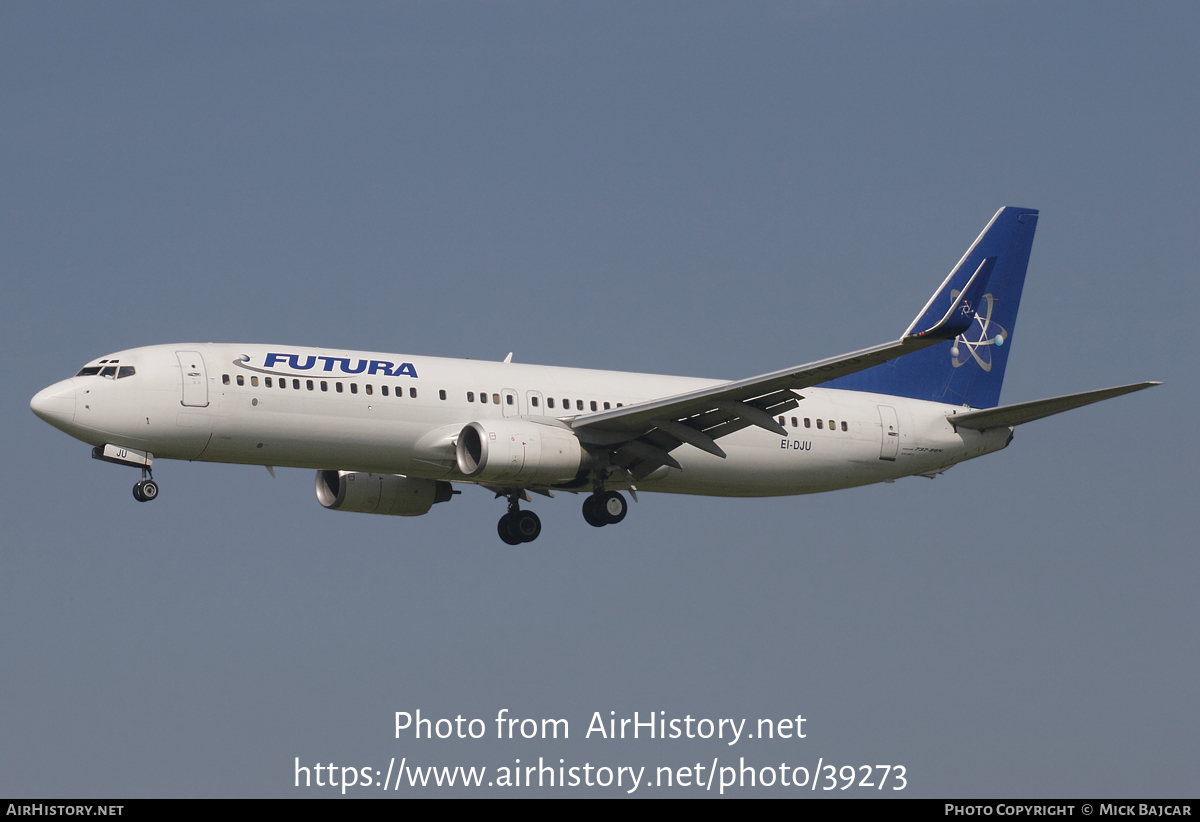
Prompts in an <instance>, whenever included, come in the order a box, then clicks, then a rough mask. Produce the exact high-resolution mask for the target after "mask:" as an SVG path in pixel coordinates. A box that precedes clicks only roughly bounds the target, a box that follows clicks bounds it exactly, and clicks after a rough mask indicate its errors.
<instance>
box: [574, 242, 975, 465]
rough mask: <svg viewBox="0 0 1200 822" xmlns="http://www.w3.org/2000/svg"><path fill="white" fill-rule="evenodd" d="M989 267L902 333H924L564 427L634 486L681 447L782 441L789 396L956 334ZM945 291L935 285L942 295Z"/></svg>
mask: <svg viewBox="0 0 1200 822" xmlns="http://www.w3.org/2000/svg"><path fill="white" fill-rule="evenodd" d="M994 263H995V258H994V257H989V258H988V259H985V260H984V261H983V262H982V263H980V265H979V267H978V268H977V269H976V270H975V273H974V274H972V275H971V277H970V279H969V280H967V282H966V284H965V285H964V286H963V289H962V292H961V293H957V292H956V293H955V294H954V295H953V297H954V298H953V300H952V302H951V304H950V308H949V310H948V311H946V313H945V314H944V315H943V316H941V317H940V318H938V317H936V315H935V316H933V317H929V316H928V315H926V314H922V316H919V317H918V318H917V320H915V321H914V323H913V325H911V326H910V327H909V329H910V331H911V330H912V328H914V327H919V326H920V324H921V323H922V321H924V322H925V323H928V322H930V320H936V321H935V322H932V324H931V325H929V327H927V328H925V330H923V331H917V332H915V333H908V334H906V335H905V336H903V337H902V338H901V339H899V340H896V341H895V342H890V343H885V344H883V345H877V346H874V347H873V348H865V349H863V350H861V351H855V352H853V353H850V354H843V355H842V356H840V357H831V358H829V359H824V360H818V361H816V362H811V363H806V364H804V365H798V366H795V367H793V368H785V369H783V370H782V371H773V372H771V373H769V374H762V375H760V376H757V377H751V378H750V379H746V380H737V381H735V382H727V383H722V384H720V385H715V386H712V387H711V388H705V389H702V390H699V391H691V392H687V393H684V394H676V395H675V396H671V397H663V398H661V399H656V400H650V401H648V402H643V403H636V404H634V405H627V406H625V407H623V408H614V409H611V410H608V411H600V412H597V413H595V414H586V415H582V416H579V417H576V418H575V419H574V420H572V421H570V423H569V424H570V425H571V427H572V429H573V430H574V431H575V433H576V435H577V436H578V437H579V438H580V440H581V441H583V442H585V443H588V444H590V445H595V446H600V447H607V448H608V450H609V451H610V452H611V455H612V456H611V457H610V459H611V460H612V462H613V463H614V464H615V465H618V466H620V467H622V468H624V469H626V470H627V471H629V473H630V475H631V476H632V477H633V478H634V479H641V478H642V477H644V476H646V475H647V474H649V473H650V472H651V471H654V470H656V469H657V468H658V467H659V466H662V465H669V466H671V467H673V468H679V467H680V465H679V462H678V461H677V460H675V458H674V457H672V456H671V454H670V452H671V451H672V450H674V449H675V448H678V447H679V446H680V445H682V444H684V443H689V444H691V445H694V446H696V447H697V448H699V449H701V450H703V451H707V452H708V453H710V454H713V455H715V456H718V457H722V458H724V457H725V452H724V451H722V450H721V447H720V446H719V445H717V443H716V440H717V439H718V438H720V437H723V436H726V435H728V434H732V433H733V432H735V431H740V430H741V429H743V428H745V427H747V426H749V425H757V426H759V427H760V428H764V429H766V430H767V431H771V432H773V433H776V434H780V435H785V434H786V433H787V431H786V429H784V427H783V426H782V425H780V424H779V423H778V422H777V421H776V420H775V416H777V415H779V414H782V413H784V412H786V411H790V410H791V409H793V408H795V407H797V406H798V405H799V404H800V399H803V398H802V397H799V396H798V395H797V394H796V393H795V392H796V391H799V390H801V389H804V388H808V387H809V386H813V385H819V384H820V383H823V382H828V381H829V380H832V379H835V378H837V377H842V376H845V375H847V374H853V373H855V372H857V371H862V370H864V369H867V368H871V367H873V366H876V365H879V364H881V363H884V362H887V361H888V360H892V359H895V358H896V357H902V356H904V355H905V354H911V353H912V352H914V351H919V350H921V349H923V348H928V347H929V346H931V345H935V344H937V343H939V342H941V341H943V340H948V339H953V338H955V337H957V336H958V335H959V334H961V333H963V331H965V330H966V329H967V328H968V327H969V326H970V324H971V322H973V321H974V316H975V314H974V308H973V306H975V305H978V304H979V299H980V297H981V296H982V295H983V293H984V289H985V288H986V287H987V281H988V277H989V275H990V274H991V271H992V267H993V265H994ZM948 288H949V286H948V285H943V289H944V290H948ZM939 293H940V292H939ZM937 296H938V295H937V294H935V295H934V297H935V298H936V297H937ZM930 302H931V303H932V302H933V300H931V301H930Z"/></svg>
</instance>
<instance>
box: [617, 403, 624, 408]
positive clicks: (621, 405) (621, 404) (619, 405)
mask: <svg viewBox="0 0 1200 822" xmlns="http://www.w3.org/2000/svg"><path fill="white" fill-rule="evenodd" d="M624 406H625V403H623V402H619V403H617V408H623V407H624Z"/></svg>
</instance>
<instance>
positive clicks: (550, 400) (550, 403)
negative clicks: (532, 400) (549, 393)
mask: <svg viewBox="0 0 1200 822" xmlns="http://www.w3.org/2000/svg"><path fill="white" fill-rule="evenodd" d="M546 407H547V408H553V407H554V397H546Z"/></svg>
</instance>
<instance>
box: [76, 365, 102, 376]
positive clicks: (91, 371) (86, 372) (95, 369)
mask: <svg viewBox="0 0 1200 822" xmlns="http://www.w3.org/2000/svg"><path fill="white" fill-rule="evenodd" d="M99 373H100V366H98V365H89V366H88V367H87V368H81V369H80V370H79V373H78V374H76V375H75V376H76V377H94V376H96V375H97V374H99Z"/></svg>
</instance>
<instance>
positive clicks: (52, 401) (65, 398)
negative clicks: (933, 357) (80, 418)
mask: <svg viewBox="0 0 1200 822" xmlns="http://www.w3.org/2000/svg"><path fill="white" fill-rule="evenodd" d="M29 408H30V409H31V410H32V411H33V413H35V414H37V415H38V416H39V417H41V418H42V419H44V420H45V421H46V422H48V423H50V424H51V425H53V426H54V427H55V428H64V427H65V426H68V425H70V424H71V423H73V422H74V421H75V381H74V380H63V381H62V382H56V383H54V385H52V386H50V387H49V388H43V389H42V390H41V391H39V392H37V393H36V394H34V395H33V399H31V400H30V401H29Z"/></svg>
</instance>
